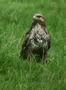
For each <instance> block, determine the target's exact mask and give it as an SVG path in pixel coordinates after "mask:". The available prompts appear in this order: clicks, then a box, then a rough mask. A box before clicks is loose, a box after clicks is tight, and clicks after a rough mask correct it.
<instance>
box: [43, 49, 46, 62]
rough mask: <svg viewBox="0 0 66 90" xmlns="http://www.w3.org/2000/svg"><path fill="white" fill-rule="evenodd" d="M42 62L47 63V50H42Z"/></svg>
mask: <svg viewBox="0 0 66 90" xmlns="http://www.w3.org/2000/svg"><path fill="white" fill-rule="evenodd" d="M42 63H47V51H44V50H43V56H42Z"/></svg>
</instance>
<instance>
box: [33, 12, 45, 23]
mask: <svg viewBox="0 0 66 90" xmlns="http://www.w3.org/2000/svg"><path fill="white" fill-rule="evenodd" d="M33 20H34V21H37V22H40V23H44V21H45V18H44V16H43V15H42V14H41V13H36V14H35V15H34V16H33Z"/></svg>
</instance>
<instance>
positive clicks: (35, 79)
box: [0, 0, 66, 90]
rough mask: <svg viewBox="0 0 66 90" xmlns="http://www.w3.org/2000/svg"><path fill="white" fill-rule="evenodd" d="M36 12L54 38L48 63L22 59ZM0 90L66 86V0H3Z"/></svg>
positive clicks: (55, 89) (0, 0) (50, 89)
mask: <svg viewBox="0 0 66 90" xmlns="http://www.w3.org/2000/svg"><path fill="white" fill-rule="evenodd" d="M36 12H41V13H43V14H44V15H45V17H46V24H47V28H48V31H49V32H50V34H51V38H52V44H51V49H50V50H49V52H48V63H47V64H41V63H37V62H35V61H34V60H33V58H32V60H31V61H27V60H26V61H25V60H21V59H19V53H20V49H21V39H23V37H24V35H25V33H26V31H27V30H28V29H29V27H30V25H31V23H32V16H33V15H34V14H35V13H36ZM0 90H66V0H0Z"/></svg>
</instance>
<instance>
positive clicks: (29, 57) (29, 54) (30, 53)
mask: <svg viewBox="0 0 66 90" xmlns="http://www.w3.org/2000/svg"><path fill="white" fill-rule="evenodd" d="M31 56H32V52H31V50H29V51H28V55H27V58H28V60H31Z"/></svg>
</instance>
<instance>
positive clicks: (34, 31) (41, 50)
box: [20, 13, 51, 62]
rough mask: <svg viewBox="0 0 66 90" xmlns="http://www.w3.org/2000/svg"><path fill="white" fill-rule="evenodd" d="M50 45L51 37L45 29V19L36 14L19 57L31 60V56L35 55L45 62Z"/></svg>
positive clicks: (41, 15)
mask: <svg viewBox="0 0 66 90" xmlns="http://www.w3.org/2000/svg"><path fill="white" fill-rule="evenodd" d="M50 44H51V37H50V34H49V33H48V31H47V28H46V23H45V17H44V16H43V14H41V13H36V14H35V15H34V16H33V22H32V25H31V27H30V29H29V31H28V32H27V33H26V35H25V38H24V41H23V44H22V49H21V52H20V56H23V57H25V58H31V56H32V55H34V54H37V55H39V56H40V57H41V60H42V62H47V51H48V49H49V48H50V46H51V45H50Z"/></svg>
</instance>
